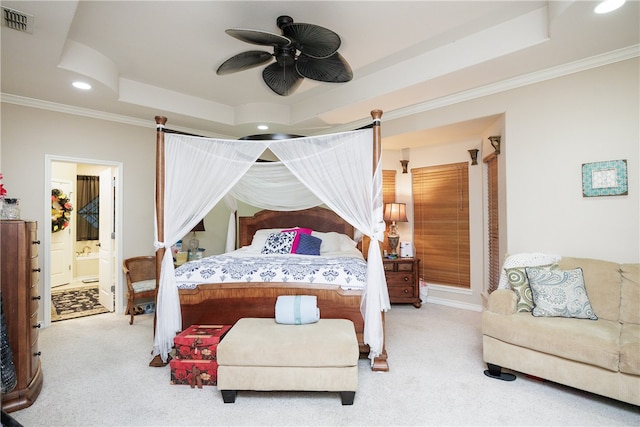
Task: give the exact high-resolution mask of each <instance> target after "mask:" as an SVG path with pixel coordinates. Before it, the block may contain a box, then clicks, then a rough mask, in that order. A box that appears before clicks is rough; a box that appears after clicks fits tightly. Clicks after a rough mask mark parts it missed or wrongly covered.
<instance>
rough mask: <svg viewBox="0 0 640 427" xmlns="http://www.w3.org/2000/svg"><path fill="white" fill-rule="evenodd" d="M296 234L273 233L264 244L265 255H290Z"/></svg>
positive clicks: (293, 232) (291, 232)
mask: <svg viewBox="0 0 640 427" xmlns="http://www.w3.org/2000/svg"><path fill="white" fill-rule="evenodd" d="M295 238H296V232H295V231H290V232H282V233H271V234H269V237H267V240H266V241H265V242H264V247H263V248H262V253H263V254H290V253H291V247H292V246H293V241H294V240H295Z"/></svg>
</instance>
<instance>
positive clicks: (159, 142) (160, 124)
mask: <svg viewBox="0 0 640 427" xmlns="http://www.w3.org/2000/svg"><path fill="white" fill-rule="evenodd" d="M165 124H167V118H166V117H162V116H156V126H157V132H156V218H157V220H158V241H159V242H164V125H165ZM164 252H165V249H164V247H162V248H158V249H157V250H156V288H157V284H158V281H159V280H160V270H162V258H163V257H164ZM154 323H155V322H154Z"/></svg>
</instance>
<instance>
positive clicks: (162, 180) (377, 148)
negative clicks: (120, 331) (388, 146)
mask: <svg viewBox="0 0 640 427" xmlns="http://www.w3.org/2000/svg"><path fill="white" fill-rule="evenodd" d="M371 117H372V119H373V124H372V130H373V132H372V154H373V158H372V171H373V174H375V173H376V169H377V168H378V167H379V162H380V157H381V132H380V119H381V117H382V111H381V110H373V111H371ZM155 120H156V125H157V132H156V185H155V200H156V205H155V215H156V226H157V230H156V271H157V274H156V277H158V281H159V286H162V280H161V276H162V274H164V273H163V262H164V263H165V268H166V260H165V255H166V251H167V249H166V245H165V244H164V243H163V242H164V241H165V218H166V216H165V200H166V197H167V194H166V173H167V169H166V161H165V160H166V159H165V156H166V145H165V133H175V134H182V135H189V134H186V133H182V132H177V131H173V130H169V129H165V125H166V123H167V118H166V117H163V116H156V117H155ZM189 136H195V135H189ZM236 215H237V214H236ZM233 217H234V218H236V223H237V217H235V216H233ZM373 246H375V247H376V248H377V255H375V254H374V256H372V255H371V253H372V252H371V249H370V262H371V261H374V262H376V261H379V263H380V268H381V269H382V258H381V255H380V250H379V245H370V247H373ZM383 280H384V275H383ZM367 287H368V286H367ZM376 291H377V292H379V290H376ZM384 291H385V292H379V293H380V294H381V295H377V294H376V295H373V296H369V297H367V298H380V301H382V302H381V303H378V302H376V304H372V306H374V307H380V310H376V311H377V313H372V314H370V313H369V310H366V307H365V306H366V305H367V304H366V303H365V296H364V295H363V298H362V314H363V318H365V319H364V320H365V326H364V328H365V333H364V335H365V337H364V342H365V344H367V345H369V344H372V345H371V346H370V347H371V352H372V354H371V355H370V358H371V359H372V367H373V368H374V370H388V366H387V364H386V350H385V349H384V346H383V344H384V331H383V330H382V331H381V332H380V334H379V335H381V337H380V338H381V340H382V345H380V344H379V343H378V342H375V341H376V339H372V341H374V343H370V342H367V331H366V328H367V326H366V323H367V321H368V320H369V319H370V316H373V317H371V318H372V319H376V318H377V319H380V324H381V325H382V323H383V321H384V313H383V312H384V311H386V310H388V308H389V304H388V293H387V292H386V288H385V289H384ZM364 293H365V294H366V293H367V291H366V290H365V291H364ZM158 294H160V289H158ZM384 295H386V296H387V298H386V303H385V298H384ZM156 298H157V299H158V298H159V295H157V296H156ZM156 307H157V308H156V317H155V318H154V334H156V337H155V339H156V343H157V335H158V334H159V331H158V315H159V314H163V313H160V309H161V307H162V305H161V304H156ZM365 312H366V313H365ZM372 323H375V322H374V321H372ZM380 328H382V326H380ZM176 332H177V331H176ZM165 333H166V331H165ZM376 333H377V332H376ZM154 344H155V343H154ZM374 348H376V349H377V350H374ZM153 354H154V355H155V356H154V360H152V361H151V363H150V365H151V366H161V365H162V364H165V363H166V362H167V357H168V354H166V353H164V354H163V352H162V351H160V352H158V350H157V348H156V346H155V345H154V352H153ZM159 358H161V359H162V360H161V361H160V360H159ZM161 362H162V363H161ZM377 364H381V365H379V366H377ZM376 366H377V367H378V369H376Z"/></svg>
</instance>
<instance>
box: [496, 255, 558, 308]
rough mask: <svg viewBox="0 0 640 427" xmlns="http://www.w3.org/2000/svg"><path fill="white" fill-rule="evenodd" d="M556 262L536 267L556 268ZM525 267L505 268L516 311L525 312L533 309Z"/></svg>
mask: <svg viewBox="0 0 640 427" xmlns="http://www.w3.org/2000/svg"><path fill="white" fill-rule="evenodd" d="M557 267H558V264H553V265H544V266H540V267H538V268H545V269H550V268H557ZM525 268H526V267H514V268H505V272H506V275H507V281H508V282H509V286H510V287H511V289H513V291H514V292H515V293H516V297H517V303H516V311H518V312H526V311H531V310H533V296H532V295H531V286H529V279H528V278H527V273H526V271H525Z"/></svg>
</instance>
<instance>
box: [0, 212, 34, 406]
mask: <svg viewBox="0 0 640 427" xmlns="http://www.w3.org/2000/svg"><path fill="white" fill-rule="evenodd" d="M37 230H38V225H37V223H36V222H34V221H21V220H2V221H0V281H1V283H2V305H3V306H4V315H5V320H6V323H7V329H8V332H7V334H8V335H9V343H10V345H11V351H12V352H13V363H14V365H15V369H16V377H17V381H18V382H17V384H16V387H15V388H14V389H13V390H12V391H10V392H8V393H6V394H4V395H2V410H3V411H5V412H12V411H16V410H18V409H22V408H26V407H27V406H31V404H33V402H34V401H35V400H36V398H37V397H38V395H39V394H40V390H41V389H42V370H41V368H40V352H39V351H38V330H39V328H40V324H39V323H38V301H39V300H40V296H39V295H38V281H39V276H40V268H39V267H38V245H39V244H40V242H39V241H38V235H37Z"/></svg>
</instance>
